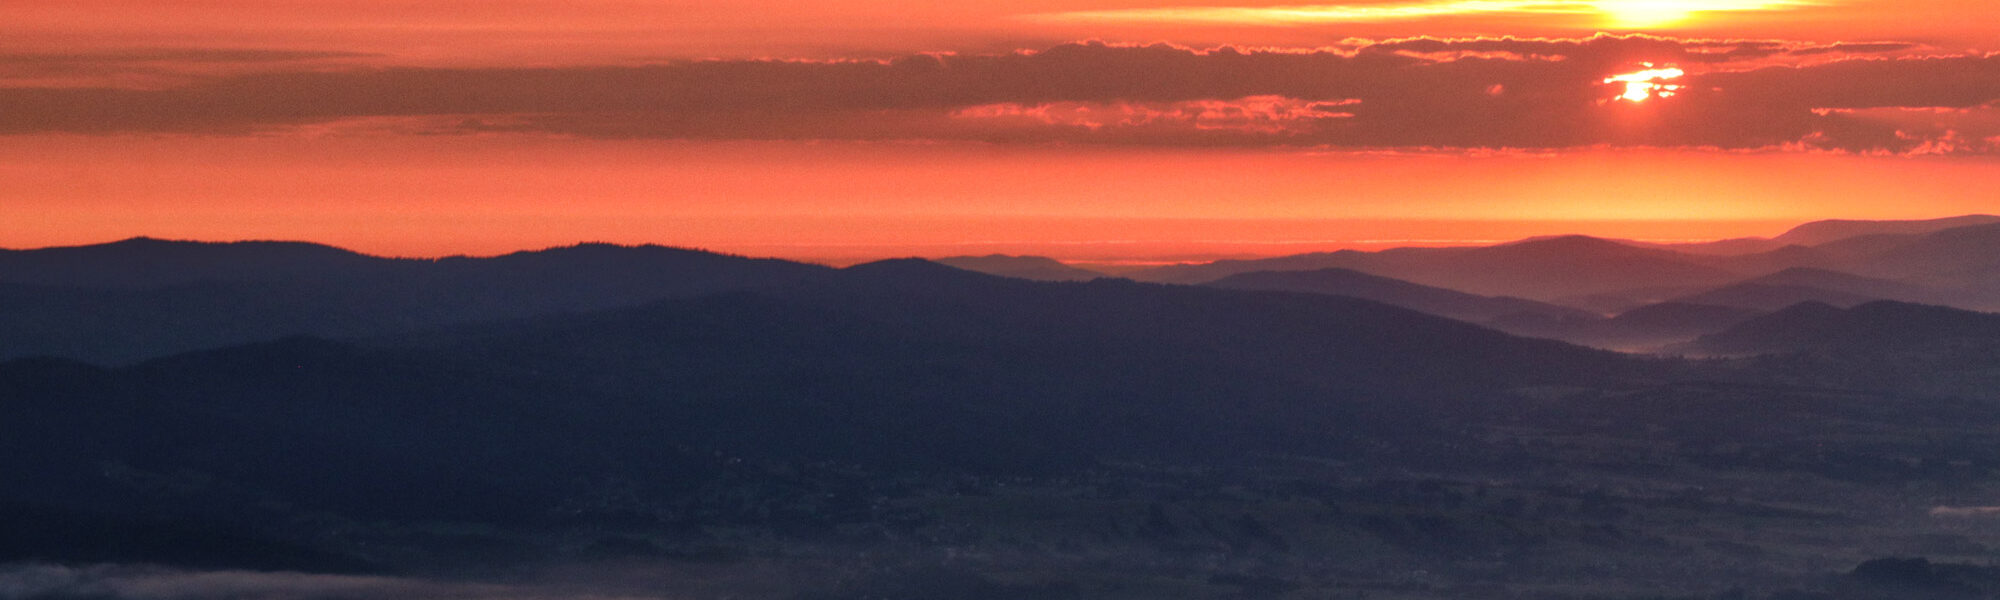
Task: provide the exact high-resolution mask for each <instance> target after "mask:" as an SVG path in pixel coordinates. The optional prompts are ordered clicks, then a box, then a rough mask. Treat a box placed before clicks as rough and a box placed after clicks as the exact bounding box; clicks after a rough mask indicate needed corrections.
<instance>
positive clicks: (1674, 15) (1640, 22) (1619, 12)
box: [1597, 0, 1695, 29]
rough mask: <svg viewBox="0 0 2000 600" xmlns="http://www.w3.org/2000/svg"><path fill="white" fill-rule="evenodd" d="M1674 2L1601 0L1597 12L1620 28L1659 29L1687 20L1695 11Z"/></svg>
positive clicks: (1667, 0) (1668, 0)
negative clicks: (1662, 26)
mask: <svg viewBox="0 0 2000 600" xmlns="http://www.w3.org/2000/svg"><path fill="white" fill-rule="evenodd" d="M1689 4H1690V3H1688V2H1675V1H1673V0H1600V1H1599V2H1597V10H1599V11H1601V12H1603V13H1604V15H1605V17H1606V18H1607V19H1609V20H1610V22H1611V24H1612V25H1613V26H1616V27H1620V28H1628V29H1640V28H1647V27H1659V26H1661V25H1668V24H1672V23H1678V22H1681V21H1685V20H1687V18H1688V16H1690V15H1692V14H1694V11H1695V9H1693V8H1691V7H1690V6H1689Z"/></svg>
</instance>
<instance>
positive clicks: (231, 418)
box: [0, 261, 1638, 560]
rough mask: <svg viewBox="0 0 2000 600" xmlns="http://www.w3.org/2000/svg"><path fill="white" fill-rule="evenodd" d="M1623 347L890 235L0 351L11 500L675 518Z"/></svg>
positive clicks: (1471, 390) (1047, 464)
mask: <svg viewBox="0 0 2000 600" xmlns="http://www.w3.org/2000/svg"><path fill="white" fill-rule="evenodd" d="M1636 368H1638V366H1637V365H1635V364H1634V363H1632V362H1630V361H1628V360H1627V359H1625V358H1623V357H1620V356H1617V355H1614V354H1610V353H1604V352H1599V351H1593V350H1587V349H1583V348H1578V347H1574V346H1569V345H1565V344H1560V343H1556V342H1549V341H1543V340H1529V339H1523V338H1517V337H1513V336H1509V335H1505V334H1501V333H1498V332H1494V331H1491V330H1486V329H1481V328H1479V327H1475V326H1472V325H1468V324H1464V323H1460V322H1457V321H1452V320H1448V319H1443V318H1439V317H1434V316H1430V315H1426V314H1422V313H1418V312H1414V311H1409V310H1405V309H1401V308H1396V307H1391V306H1387V305H1383V304H1378V303H1374V302H1368V301H1363V300H1356V299H1351V298H1339V297H1328V296H1317V295H1309V294H1295V293H1278V292H1247V291H1233V290H1218V289H1207V288H1194V287H1181V286H1163V285H1155V284H1141V283H1134V282H1130V281H1124V280H1099V281H1095V282H1091V283H1039V282H1028V281H1021V280H1016V279H1008V278H1000V277H994V276H988V275H982V274H977V273H971V272H967V271H962V270H958V269H953V268H950V267H945V266H943V265H937V264H935V263H929V262H924V261H891V262H883V263H874V264H867V265H860V266H856V267H852V268H849V269H846V270H843V271H841V272H839V273H837V274H836V275H835V276H833V277H830V278H828V279H826V280H823V281H819V282H815V283H811V284H805V285H798V286H793V287H788V288H774V289H764V290H745V291H732V292H724V293H720V294H712V295H704V296H698V297H689V298H679V299H669V300H664V301H658V302H654V303H651V304H647V305H644V306H639V307H632V308H623V309H614V310H609V311H599V312H592V313H584V314H574V315H561V316H548V317H541V318H536V319H532V320H526V321H515V322H505V323H492V324H484V325H469V326H461V327H457V328H454V329H452V330H449V331H444V332H437V333H431V334H422V335H411V336H403V337H397V338H391V339H384V340H377V341H373V342H370V343H368V344H367V345H355V344H350V343H337V342H329V341H324V340H319V339H314V338H286V339H282V340H278V341H273V342H266V343H261V344H257V345H251V346H242V347H234V348H228V349H221V350H212V351H203V352H198V353H191V354H183V355H177V356H173V357H169V358H164V359H159V360H154V361H149V362H146V363H143V364H140V365H136V366H131V367H124V368H117V369H103V368H97V367H91V366H87V365H82V364H77V363H70V362H64V361H58V360H54V359H31V360H19V361H14V362H10V363H5V364H0V412H4V414H6V415H8V416H9V418H8V419H5V420H4V421H0V467H4V468H0V503H11V504H13V505H19V506H26V507H35V511H36V512H34V513H33V514H42V515H44V516H46V513H50V512H51V511H53V512H54V513H57V516H60V517H62V518H61V519H57V521H60V522H62V523H69V525H64V526H75V527H86V526H87V525H88V523H90V522H97V521H93V519H98V520H103V519H110V520H113V521H115V520H117V519H126V518H138V516H141V515H146V518H148V519H164V520H166V521H171V522H175V523H183V524H196V525H199V524H202V523H233V524H238V525H240V524H242V523H245V522H251V523H255V522H258V520H259V519H269V520H271V521H272V522H277V523H282V522H286V519H296V518H303V517H302V515H315V514H327V515H340V516H342V517H343V518H355V519H364V520H371V519H390V520H396V521H410V520H446V521H456V522H484V523H499V524H505V525H506V526H509V527H521V526H535V525H537V524H542V523H548V522H551V521H552V520H553V521H558V522H575V520H576V519H589V518H611V517H614V516H616V511H615V510H613V509H612V508H593V507H595V506H597V505H596V504H593V502H596V500H593V499H596V498H601V497H603V494H605V493H606V492H605V490H606V489H615V490H620V491H619V493H625V494H635V495H637V496H640V497H645V498H652V499H655V500H653V501H655V502H658V503H659V504H658V506H657V507H656V508H643V510H646V511H658V512H649V513H646V514H653V515H655V516H653V517H649V518H651V519H672V518H679V517H673V516H672V515H674V514H681V513H677V512H673V511H679V510H694V509H686V508H681V509H672V510H669V509H668V508H666V507H675V506H681V507H685V506H691V505H690V504H688V503H696V502H698V501H699V498H701V496H700V490H701V489H702V488H703V486H705V485H708V483H707V482H713V481H719V480H727V481H733V482H737V483H733V484H732V485H755V486H768V487H769V489H770V490H771V491H769V492H765V493H767V494H771V495H773V496H772V497H774V498H777V499H778V500H774V501H790V500H784V498H785V497H784V495H783V494H784V493H785V492H783V490H784V489H786V486H788V485H796V484H793V483H787V481H788V480H787V479H786V478H796V477H801V476H803V475H800V474H799V473H800V472H799V471H798V469H799V468H801V467H798V466H797V465H809V464H822V463H825V464H847V465H863V466H865V467H866V468H870V469H891V470H904V469H914V470H917V471H926V470H934V469H943V470H946V471H950V472H971V473H1002V474H1004V473H1049V472H1064V471H1068V470H1071V469H1078V468H1084V467H1088V466H1089V465H1092V464H1094V462H1095V461H1096V460H1099V459H1101V458H1119V457H1128V458H1129V457H1141V458H1147V459H1157V460H1172V459H1174V457H1206V458H1208V459H1218V460H1227V459H1229V457H1247V456H1251V455H1254V454H1257V453H1265V452H1275V453H1302V454H1307V455H1315V456H1330V457H1331V456H1343V455H1349V454H1352V453H1355V452H1359V451H1362V449H1364V448H1366V447H1369V444H1370V443H1371V442H1368V441H1367V440H1371V439H1378V438H1379V439H1397V438H1398V436H1406V435H1420V434H1418V433H1415V432H1416V431H1421V430H1422V428H1423V427H1425V425H1424V423H1425V422H1426V419H1425V418H1424V417H1423V416H1422V415H1424V414H1426V413H1427V412H1429V411H1449V410H1458V409H1459V408H1454V407H1460V408H1462V407H1463V406H1464V403H1470V402H1479V401H1481V399H1482V398H1491V397H1496V396H1497V395H1498V394H1499V393H1500V392H1501V391H1503V390H1506V389H1510V388H1513V387H1517V386H1524V385H1537V384H1549V383H1563V382H1579V381H1591V380H1596V379H1599V378H1603V377H1617V376H1619V374H1620V373H1626V372H1630V371H1632V370H1633V369H1636ZM1419 439H1421V438H1419ZM827 461H832V462H831V463H828V462H827ZM773 465H791V466H785V467H783V468H782V469H780V468H777V467H774V466H773ZM757 482H765V483H757ZM814 485H822V484H814ZM607 486H609V487H608V488H607ZM806 487H811V486H806ZM813 489H818V488H813ZM802 493H803V492H802ZM812 493H813V494H818V493H820V492H817V491H814V492H812ZM814 497H815V498H816V497H817V496H814ZM798 501H801V502H823V501H824V499H820V500H810V499H799V500H798ZM649 506H650V505H649ZM614 508H615V507H614ZM628 509H629V510H642V509H641V508H630V507H628V508H625V509H617V510H628ZM701 510H709V509H706V508H703V509H701ZM716 510H721V509H716ZM730 510H734V509H730ZM605 511H612V512H605ZM767 512H768V511H767ZM24 514H25V513H24ZM695 514H699V515H701V516H699V517H696V516H693V515H690V516H688V517H686V518H688V519H696V518H699V519H701V521H700V522H702V523H709V524H715V523H728V522H732V519H750V520H754V519H757V518H769V517H768V516H766V517H757V516H755V515H756V514H761V513H755V512H754V511H753V512H746V513H742V514H736V513H729V512H727V511H725V512H724V513H722V514H709V513H695ZM63 515H67V516H63ZM259 515H262V516H259ZM661 515H664V516H661ZM315 518H319V517H315ZM6 521H7V520H6V519H4V518H0V529H4V528H5V527H14V526H20V527H25V526H26V525H22V524H20V523H12V522H6ZM79 523H82V524H79ZM196 529H201V530H204V531H209V529H202V528H201V527H196ZM279 529H282V528H279ZM259 531H264V530H259ZM266 533H268V531H267V532H266ZM256 539H260V540H264V542H269V544H277V543H280V542H288V540H290V541H296V540H292V538H285V537H283V536H279V537H277V538H270V539H265V538H256ZM264 542H259V543H260V544H261V543H264ZM267 545H268V544H267ZM234 547H236V548H239V549H240V550H241V551H243V552H246V553H253V554H254V551H255V549H256V548H262V547H266V546H259V545H258V544H250V543H248V542H246V543H245V544H243V545H240V546H234ZM0 548H4V545H0ZM15 550H16V551H17V552H18V551H19V550H20V549H18V548H16V549H15ZM100 550H103V549H102V548H98V547H97V546H94V545H89V544H86V545H84V546H78V547H67V548H66V547H64V546H62V545H60V544H55V545H51V546H48V547H45V548H43V549H42V551H43V552H44V554H42V555H28V556H23V555H20V554H15V555H10V556H0V560H4V559H20V558H43V559H49V560H58V559H78V558H79V557H99V555H98V554H93V553H97V552H99V551H100ZM69 551H74V552H69ZM65 552H68V554H64V553H65ZM141 554H143V553H141ZM112 558H115V559H119V560H164V559H165V558H170V557H159V556H129V555H121V556H116V557H112ZM328 560H332V559H328Z"/></svg>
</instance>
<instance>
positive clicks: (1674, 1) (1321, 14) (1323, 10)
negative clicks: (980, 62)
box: [1024, 0, 1823, 30]
mask: <svg viewBox="0 0 2000 600" xmlns="http://www.w3.org/2000/svg"><path fill="white" fill-rule="evenodd" d="M1822 3H1823V0H1430V1H1415V2H1384V3H1359V4H1311V5H1290V6H1261V7H1259V6H1174V7H1159V8H1128V9H1112V10H1091V11H1072V12H1059V13H1045V14H1035V15H1026V16H1025V17H1024V18H1027V19H1029V20H1036V21H1056V22H1073V23H1074V22H1089V23H1103V22H1159V23H1183V24H1187V23H1210V24H1231V25H1272V26H1287V25H1305V24H1314V23H1372V22H1386V21H1417V20H1424V19H1434V18H1443V17H1463V16H1476V15H1505V14H1516V15H1519V14H1530V15H1536V14H1539V15H1558V16H1560V15H1571V16H1580V17H1585V18H1587V19H1588V18H1592V17H1596V18H1597V20H1598V23H1597V24H1596V25H1595V26H1603V27H1611V28H1615V29H1628V30H1630V29H1651V28H1665V27H1669V26H1675V25H1680V24H1683V23H1685V22H1688V21H1692V20H1697V19H1698V18H1699V16H1700V14H1701V13H1715V12H1743V11H1773V10H1791V9H1797V8H1803V7H1809V6H1816V5H1819V4H1822Z"/></svg>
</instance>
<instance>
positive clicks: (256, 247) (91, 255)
mask: <svg viewBox="0 0 2000 600" xmlns="http://www.w3.org/2000/svg"><path fill="white" fill-rule="evenodd" d="M403 262H405V261H398V260H393V259H383V258H376V257H371V256H365V255H362V254H357V253H354V252H350V251H347V250H342V249H340V248H334V247H332V246H324V245H320V244H310V243H304V242H274V241H252V242H184V241H172V240H160V239H154V238H146V237H138V238H132V239H128V240H123V241H118V242H112V243H108V244H98V245H92V246H72V247H61V248H42V249H36V250H0V283H15V284H27V285H39V286H50V287H80V288H103V289H147V288H158V287H167V286H174V285H185V284H191V283H205V282H237V281H263V282H270V281H296V280H300V279H348V278H353V277H358V276H366V275H373V274H379V273H382V272H385V271H387V270H390V269H392V268H394V266H395V265H397V264H399V263H403Z"/></svg>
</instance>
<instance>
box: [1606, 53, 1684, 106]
mask: <svg viewBox="0 0 2000 600" xmlns="http://www.w3.org/2000/svg"><path fill="white" fill-rule="evenodd" d="M1642 64H1643V65H1644V66H1645V67H1646V69H1644V70H1641V71H1636V72H1632V73H1624V74H1620V75H1613V76H1610V77H1606V78H1604V82H1605V83H1623V84H1625V92H1624V93H1622V94H1619V95H1618V99H1619V100H1624V101H1627V102H1645V101H1646V100H1648V99H1651V98H1655V97H1658V98H1672V97H1674V95H1675V94H1678V93H1680V90H1681V88H1683V87H1686V86H1683V85H1679V84H1673V83H1660V82H1661V81H1665V80H1668V79H1678V78H1680V77H1681V76H1683V75H1686V74H1687V71H1683V70H1681V69H1678V68H1675V67H1667V68H1664V69H1655V68H1653V63H1642Z"/></svg>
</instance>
